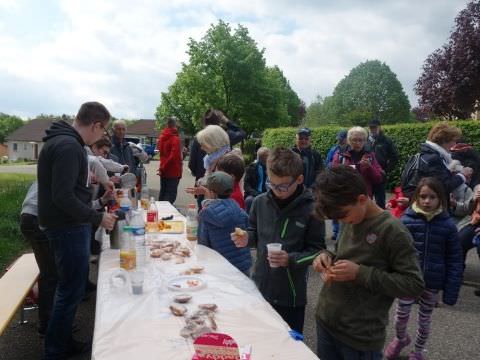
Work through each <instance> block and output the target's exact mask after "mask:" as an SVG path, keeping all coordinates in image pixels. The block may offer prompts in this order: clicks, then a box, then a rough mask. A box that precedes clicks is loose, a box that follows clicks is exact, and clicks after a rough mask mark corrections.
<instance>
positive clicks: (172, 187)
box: [158, 177, 180, 204]
mask: <svg viewBox="0 0 480 360" xmlns="http://www.w3.org/2000/svg"><path fill="white" fill-rule="evenodd" d="M179 182H180V178H167V177H160V195H159V196H158V200H159V201H168V202H169V203H170V204H173V203H174V202H175V200H176V199H177V188H178V183H179Z"/></svg>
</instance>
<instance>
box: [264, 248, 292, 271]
mask: <svg viewBox="0 0 480 360" xmlns="http://www.w3.org/2000/svg"><path fill="white" fill-rule="evenodd" d="M267 260H268V262H269V263H270V266H271V267H279V266H284V267H285V266H288V253H287V252H286V251H285V250H280V251H275V252H269V253H268V255H267Z"/></svg>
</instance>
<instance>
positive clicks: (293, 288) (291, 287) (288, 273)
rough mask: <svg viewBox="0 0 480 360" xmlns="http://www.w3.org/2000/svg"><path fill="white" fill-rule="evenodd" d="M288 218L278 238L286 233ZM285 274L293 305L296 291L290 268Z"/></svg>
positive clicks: (295, 302) (282, 237)
mask: <svg viewBox="0 0 480 360" xmlns="http://www.w3.org/2000/svg"><path fill="white" fill-rule="evenodd" d="M288 222H289V218H287V219H286V220H285V221H284V222H283V225H282V231H281V233H280V239H282V240H283V239H284V238H285V234H286V233H287V226H288ZM287 276H288V285H289V286H290V290H291V291H292V296H293V307H295V306H296V304H297V291H296V290H295V283H294V282H293V278H292V274H291V273H290V269H289V268H288V267H287Z"/></svg>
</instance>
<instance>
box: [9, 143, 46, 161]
mask: <svg viewBox="0 0 480 360" xmlns="http://www.w3.org/2000/svg"><path fill="white" fill-rule="evenodd" d="M14 144H17V146H16V150H15V145H14ZM7 146H8V159H9V160H12V161H15V160H18V159H19V158H22V159H26V160H36V159H35V144H32V143H30V142H28V141H13V140H11V141H7ZM42 146H43V142H41V143H38V154H40V150H41V149H42Z"/></svg>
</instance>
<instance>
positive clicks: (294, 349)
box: [92, 202, 318, 360]
mask: <svg viewBox="0 0 480 360" xmlns="http://www.w3.org/2000/svg"><path fill="white" fill-rule="evenodd" d="M157 204H158V208H159V214H160V216H166V215H171V214H174V215H175V220H184V218H183V216H181V215H180V214H179V213H178V212H177V211H176V210H175V209H174V208H173V207H172V206H171V205H170V204H169V203H165V202H161V203H157ZM162 238H171V239H178V240H180V241H182V242H183V241H185V242H187V240H186V239H185V234H181V235H162ZM147 260H148V261H147V263H146V265H145V267H144V270H145V273H146V278H145V284H144V293H143V294H142V295H133V294H132V293H131V291H130V289H129V288H128V287H125V288H120V289H118V288H114V287H113V286H112V285H111V282H110V279H111V276H112V274H114V272H115V271H118V269H119V250H111V249H105V250H104V251H103V252H102V254H101V257H100V267H99V277H98V287H97V308H96V318H95V332H94V339H93V352H92V358H93V359H95V360H109V359H112V360H121V359H126V360H144V359H145V360H147V359H152V360H153V359H156V360H158V359H162V360H167V359H176V360H179V359H188V360H190V359H191V358H192V355H193V353H194V350H193V345H192V340H185V339H184V338H182V337H181V336H180V334H179V332H180V329H181V328H182V327H183V326H184V324H185V322H184V319H183V318H182V317H175V316H173V315H172V314H171V313H170V310H169V308H168V306H169V305H170V304H172V298H173V296H174V295H176V294H178V292H173V291H170V290H168V289H167V286H166V282H167V281H168V279H170V278H171V277H173V276H176V275H178V274H179V273H180V272H181V271H183V270H185V269H187V268H189V267H190V265H192V264H199V265H202V266H204V267H205V270H204V272H203V273H202V274H200V275H198V277H200V278H201V279H202V280H205V281H206V287H205V288H203V289H201V290H198V291H195V292H192V293H191V294H192V295H193V299H192V301H191V302H190V303H188V304H186V306H187V308H188V309H189V312H190V313H193V312H194V311H195V310H196V309H197V305H198V304H201V303H216V304H217V305H218V310H217V313H216V316H215V319H216V322H217V324H218V330H217V332H222V333H226V334H229V335H230V336H232V337H233V338H234V339H235V340H236V341H237V343H238V344H239V346H245V345H251V346H252V359H261V360H265V359H289V360H292V359H295V360H301V359H318V358H317V357H316V356H315V354H313V353H312V352H311V351H310V349H309V348H308V347H307V346H306V345H305V344H304V343H303V342H300V341H295V340H293V339H292V338H291V337H290V336H289V334H288V330H289V327H288V325H287V324H286V323H285V322H284V321H283V319H282V318H281V317H280V316H279V315H278V314H277V313H276V312H275V311H274V310H273V309H272V307H271V306H270V305H269V304H268V303H267V302H266V301H265V300H264V299H263V297H262V296H261V294H260V293H259V292H258V290H257V288H256V287H255V284H254V283H253V282H252V281H251V280H250V279H249V278H247V277H246V276H245V275H244V274H242V273H241V272H240V271H238V270H237V269H236V268H235V267H234V266H232V265H231V264H230V263H229V262H228V261H227V260H225V258H223V257H222V256H221V255H220V254H218V253H217V252H215V251H213V250H211V249H209V248H207V247H204V246H201V245H199V246H197V249H196V253H195V256H193V257H192V258H189V259H188V260H187V262H186V263H184V264H174V262H173V261H172V260H170V261H163V260H160V259H152V258H149V257H147Z"/></svg>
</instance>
